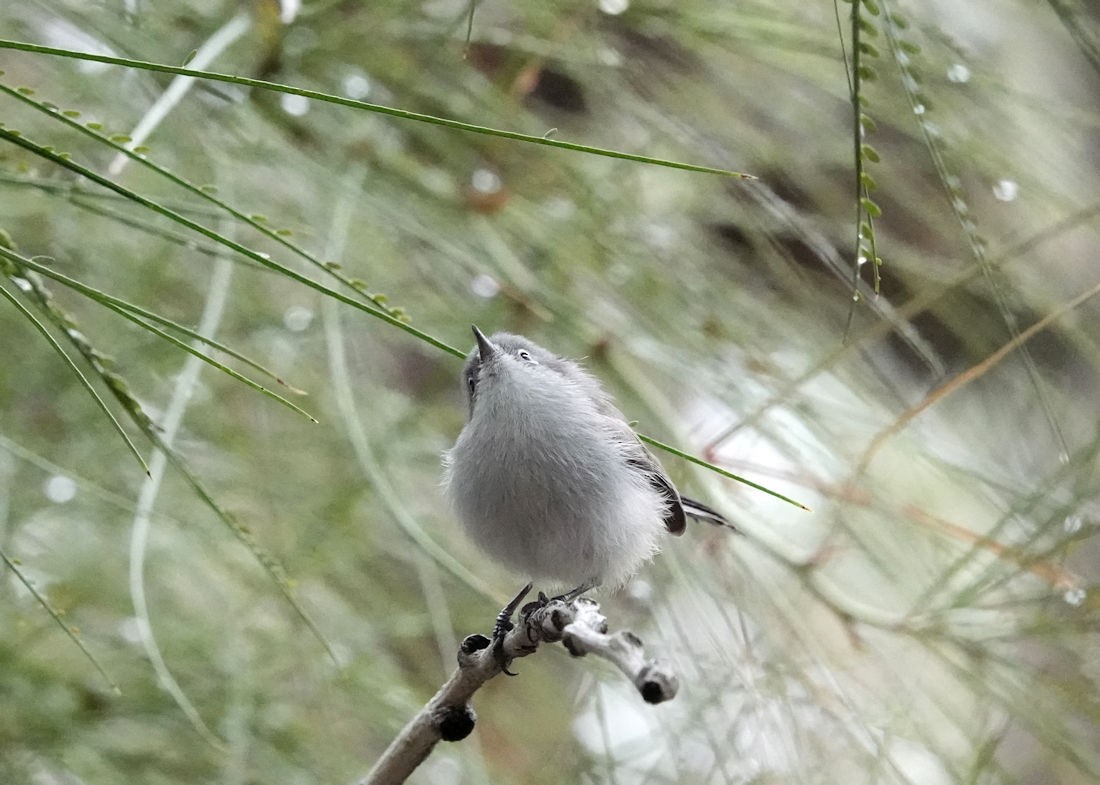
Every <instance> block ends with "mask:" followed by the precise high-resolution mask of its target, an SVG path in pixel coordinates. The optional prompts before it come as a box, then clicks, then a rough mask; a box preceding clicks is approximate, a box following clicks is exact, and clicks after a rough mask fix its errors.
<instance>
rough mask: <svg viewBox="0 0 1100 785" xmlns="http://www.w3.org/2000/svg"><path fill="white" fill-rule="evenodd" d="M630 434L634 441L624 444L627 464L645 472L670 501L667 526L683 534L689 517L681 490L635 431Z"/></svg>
mask: <svg viewBox="0 0 1100 785" xmlns="http://www.w3.org/2000/svg"><path fill="white" fill-rule="evenodd" d="M630 435H631V439H632V442H631V443H630V444H628V445H624V446H626V448H627V452H628V456H627V459H626V462H627V464H628V465H629V466H630V468H632V469H634V470H635V471H638V472H640V473H641V474H643V475H644V476H645V478H646V479H647V480H648V481H649V484H650V485H651V486H652V487H653V488H654V490H656V491H657V492H658V493H660V494H661V496H662V497H663V498H664V499H665V501H666V502H667V503H668V508H667V509H666V510H665V528H666V529H668V531H669V533H670V534H675V535H677V536H679V535H681V534H683V533H684V529H685V528H687V518H686V517H685V516H684V505H683V503H682V502H681V501H680V492H679V491H677V490H676V486H675V485H673V484H672V480H670V479H669V478H668V475H666V474H665V470H664V467H662V466H661V464H660V462H659V461H658V460H657V458H656V457H654V455H653V453H651V452H650V451H649V450H648V449H647V448H646V446H645V445H644V444H642V442H641V440H639V439H638V437H637V436H635V435H634V432H633V431H631V434H630Z"/></svg>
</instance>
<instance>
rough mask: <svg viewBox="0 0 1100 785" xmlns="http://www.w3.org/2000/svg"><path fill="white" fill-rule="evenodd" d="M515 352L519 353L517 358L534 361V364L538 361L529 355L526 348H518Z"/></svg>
mask: <svg viewBox="0 0 1100 785" xmlns="http://www.w3.org/2000/svg"><path fill="white" fill-rule="evenodd" d="M516 354H518V355H519V359H521V360H524V361H526V362H529V363H534V364H535V365H538V363H537V362H536V361H535V359H534V358H533V357H532V356H531V353H530V352H529V351H527V350H526V349H520V350H519V351H518V352H516Z"/></svg>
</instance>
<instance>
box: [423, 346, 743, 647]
mask: <svg viewBox="0 0 1100 785" xmlns="http://www.w3.org/2000/svg"><path fill="white" fill-rule="evenodd" d="M472 329H473V333H474V338H475V339H476V345H475V346H474V347H473V349H472V350H471V351H470V352H469V354H468V355H467V357H466V363H465V366H464V368H463V370H462V383H463V386H464V388H465V392H466V399H467V405H468V413H467V419H466V423H465V425H464V427H463V428H462V430H461V432H460V433H459V435H458V438H457V439H456V441H455V443H454V446H453V447H452V448H451V449H449V450H447V451H446V452H445V453H444V456H443V465H444V476H443V485H444V488H445V492H446V495H447V497H448V498H449V500H450V503H451V505H452V507H453V509H454V511H455V513H456V516H457V517H458V519H459V521H460V522H461V523H462V525H463V527H464V529H465V531H466V533H467V534H468V536H469V538H470V539H471V540H472V541H473V542H474V544H475V545H477V546H478V547H479V548H480V549H481V550H482V551H483V552H484V553H486V554H487V555H488V556H489V557H491V558H492V559H494V560H495V561H496V562H498V563H499V564H501V565H503V566H504V567H506V568H508V569H509V570H511V571H513V572H515V573H519V574H522V575H525V576H526V577H527V578H528V579H530V580H540V581H547V582H552V583H553V584H556V585H559V586H563V587H573V588H571V589H570V590H569V591H568V592H566V593H565V594H564V595H561V596H563V597H567V598H574V597H577V596H579V595H581V594H583V593H584V592H587V591H589V590H590V589H593V588H595V587H597V586H604V587H609V588H612V589H614V588H619V587H621V586H623V585H624V584H625V583H626V582H627V581H628V580H629V579H630V577H631V576H632V575H634V573H635V572H636V571H637V570H638V568H639V567H640V566H641V565H642V564H643V563H644V562H646V561H648V560H649V559H650V558H652V557H653V555H654V554H655V553H656V552H657V551H658V548H659V544H660V539H661V537H662V535H663V534H665V533H668V534H672V535H676V536H679V535H681V534H683V532H684V530H685V528H686V525H687V524H686V521H687V518H689V517H690V518H695V519H699V520H702V521H705V522H708V523H711V524H714V525H717V526H722V527H725V528H728V529H731V530H733V531H737V529H736V527H735V526H734V525H733V524H732V523H730V522H729V520H727V519H726V518H725V516H723V515H722V514H721V513H719V512H717V511H716V510H714V509H713V508H711V507H709V506H707V505H705V504H703V503H701V502H698V501H695V500H693V499H689V498H687V497H685V496H683V495H682V494H680V493H679V491H677V489H676V486H675V485H674V484H673V482H672V480H671V479H669V476H668V474H667V473H666V472H665V470H664V468H663V467H662V466H661V463H660V461H658V460H657V458H656V457H655V456H654V455H653V454H652V453H651V452H650V451H649V449H648V448H647V447H646V445H645V444H643V443H642V441H641V440H640V439H639V438H638V436H637V434H636V433H635V432H634V430H633V429H632V428H631V426H630V424H629V423H628V421H627V419H626V418H625V417H624V416H623V414H622V412H620V411H619V409H618V408H616V406H615V404H614V402H613V401H612V399H611V397H610V396H609V395H608V393H607V392H606V391H605V390H604V389H603V387H602V386H601V384H600V383H599V381H598V380H597V379H596V378H595V377H594V376H593V375H591V374H590V373H589V372H588V371H586V370H585V369H584V368H583V367H582V366H581V365H580V364H578V363H577V362H575V361H573V360H569V359H566V358H563V357H559V356H557V355H555V354H554V353H552V352H550V351H548V350H547V349H544V348H542V347H541V346H539V345H537V344H536V343H534V342H533V341H531V340H529V339H527V338H525V337H523V336H520V335H514V334H511V333H506V332H499V333H495V334H493V335H492V336H489V337H487V336H486V335H485V334H484V333H482V331H481V330H480V329H478V328H477V326H476V325H475V326H473V328H472ZM529 589H530V584H528V586H527V587H525V591H524V592H521V594H520V596H519V597H517V598H516V600H513V603H510V604H509V606H510V608H509V607H506V608H505V611H502V612H501V616H502V617H503V616H504V614H505V612H507V613H508V614H509V615H510V614H511V612H512V611H513V610H514V608H515V607H517V606H518V604H519V602H520V601H521V600H522V597H523V596H524V595H525V594H526V591H527V590H529ZM504 621H506V620H504ZM500 627H501V623H499V620H498V629H497V631H496V632H497V633H499V632H500Z"/></svg>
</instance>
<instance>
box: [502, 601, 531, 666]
mask: <svg viewBox="0 0 1100 785" xmlns="http://www.w3.org/2000/svg"><path fill="white" fill-rule="evenodd" d="M530 591H531V584H530V583H528V584H527V585H526V586H524V587H523V588H522V589H520V592H519V594H517V595H516V596H515V597H513V598H512V600H511V601H510V602H509V603H508V604H507V605H505V606H504V607H503V608H501V611H500V613H498V614H497V621H496V624H495V625H493V659H495V660H496V661H497V664H498V665H500V670H501V672H502V673H506V674H507V675H509V676H515V675H516V674H514V673H512V671H510V670H508V666H509V665H511V664H512V658H511V657H509V656H508V654H507V653H506V652H505V651H504V638H505V637H506V636H507V635H508V633H509V632H511V631H512V630H513V629H515V627H516V625H515V624H513V623H512V614H513V613H515V612H516V608H518V607H519V604H520V603H521V602H523V598H524V597H526V596H527V595H528V593H529V592H530Z"/></svg>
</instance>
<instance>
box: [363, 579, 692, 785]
mask: <svg viewBox="0 0 1100 785" xmlns="http://www.w3.org/2000/svg"><path fill="white" fill-rule="evenodd" d="M558 641H561V642H562V644H563V645H564V646H565V647H566V648H567V649H568V650H569V652H570V654H572V655H574V656H576V657H583V656H584V655H586V654H594V655H596V656H598V657H603V658H604V659H606V660H608V661H609V662H611V663H613V664H614V665H615V666H616V667H617V668H618V669H619V670H621V671H622V672H623V673H624V674H626V676H627V677H628V678H629V679H630V680H631V681H632V682H633V684H634V686H635V687H636V688H637V689H638V692H639V693H640V694H641V696H642V698H643V699H644V700H645V701H646V702H648V703H661V702H662V701H666V700H670V699H671V698H673V697H674V696H675V695H676V691H677V689H678V688H679V681H678V679H677V678H676V675H675V674H674V673H673V672H672V671H671V670H670V669H669V668H668V667H667V666H666V665H665V664H663V663H661V662H660V661H658V660H647V659H646V657H645V652H644V650H643V648H642V642H641V640H639V639H638V636H637V635H635V634H634V633H632V632H628V631H621V632H617V633H614V634H610V635H609V634H608V632H607V619H606V618H605V617H604V616H603V615H602V614H601V613H600V606H599V604H597V603H596V602H595V601H594V600H590V599H588V598H587V597H577V598H574V599H571V600H568V601H566V600H564V599H552V600H546V598H545V597H540V599H539V600H538V601H536V602H531V603H528V604H527V605H525V606H524V607H523V609H522V610H521V611H520V615H519V620H518V622H517V623H516V625H515V627H513V628H512V629H511V630H510V631H509V632H508V634H507V635H506V636H505V638H504V643H503V650H502V653H503V656H502V657H497V656H496V655H495V654H494V652H493V646H492V641H491V640H490V639H489V638H487V637H486V636H484V635H470V636H468V637H467V638H466V639H465V640H463V641H462V645H461V646H460V647H459V651H458V669H457V670H456V671H455V672H454V673H452V674H451V677H450V678H449V679H448V680H447V681H446V683H445V684H444V685H443V686H442V687H440V688H439V691H438V692H437V693H436V694H435V696H434V697H432V699H431V700H430V701H428V703H427V704H426V705H425V706H424V708H423V709H421V710H420V712H419V713H418V714H417V715H416V716H415V717H413V718H412V720H410V721H409V723H408V724H407V725H405V727H404V728H403V729H402V730H401V733H399V734H398V736H397V738H395V739H394V740H393V742H392V743H391V744H390V746H389V747H388V748H387V749H386V751H385V752H384V753H383V754H382V757H380V758H379V759H378V761H377V762H376V763H375V764H374V768H372V769H371V770H370V772H369V773H368V774H367V776H366V777H364V778H363V779H362V780H360V782H359V785H396V784H397V783H402V782H404V781H405V780H406V779H407V778H408V776H409V775H410V774H412V773H413V771H415V770H416V768H417V766H419V765H420V764H421V763H423V762H424V760H425V759H427V757H428V755H429V754H431V751H432V749H433V748H434V747H435V745H436V743H437V742H439V741H460V740H462V739H464V738H466V737H467V736H468V735H470V732H471V731H472V730H473V729H474V723H475V722H476V720H477V715H476V714H475V713H474V710H473V708H472V707H471V706H470V703H469V702H470V699H471V698H472V697H473V694H474V693H475V692H477V690H478V689H480V688H481V686H482V685H483V684H485V683H486V682H487V681H489V680H490V679H492V678H493V677H494V676H496V675H498V674H500V673H501V672H502V671H503V669H504V668H505V667H507V665H508V664H509V663H510V662H511V661H512V660H513V659H515V658H518V657H526V656H527V655H529V654H534V653H535V651H537V650H538V647H539V644H540V643H544V642H545V643H556V642H558Z"/></svg>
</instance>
